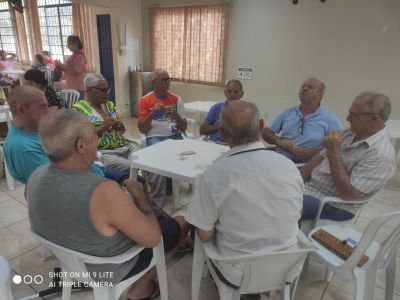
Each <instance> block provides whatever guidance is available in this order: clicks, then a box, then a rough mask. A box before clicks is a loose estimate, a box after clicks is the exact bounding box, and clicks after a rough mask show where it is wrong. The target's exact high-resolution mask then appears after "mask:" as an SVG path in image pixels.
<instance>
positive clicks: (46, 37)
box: [37, 0, 73, 60]
mask: <svg viewBox="0 0 400 300" xmlns="http://www.w3.org/2000/svg"><path fill="white" fill-rule="evenodd" d="M45 2H47V1H46V0H45ZM62 7H71V14H70V15H62V16H68V17H71V25H70V27H71V32H72V29H73V25H72V3H71V2H69V3H62V4H60V3H58V4H45V5H39V3H38V5H37V9H38V15H39V27H40V35H41V37H42V48H44V47H43V46H44V45H47V46H48V47H49V49H44V50H47V51H50V52H51V53H52V56H53V57H54V58H56V57H55V56H58V55H60V54H58V53H57V54H56V53H55V52H54V50H53V49H52V47H59V46H61V56H62V60H64V59H65V57H67V56H69V55H71V54H72V53H71V52H70V51H69V50H68V48H67V42H66V40H67V39H66V38H67V37H68V35H67V36H64V35H63V28H64V27H65V26H64V25H62V22H61V15H60V8H62ZM49 8H57V20H58V24H57V26H52V25H50V24H49V23H48V22H49V20H48V18H49V17H55V16H53V15H52V16H49V15H48V12H47V9H49ZM41 9H43V19H44V23H45V24H46V25H45V26H42V25H41V24H40V20H41V18H42V17H41V16H40V10H41ZM49 28H58V29H59V34H58V37H59V39H60V42H61V45H59V44H56V45H55V44H52V43H51V36H54V35H50V34H49V30H48V29H49ZM42 29H43V31H42Z"/></svg>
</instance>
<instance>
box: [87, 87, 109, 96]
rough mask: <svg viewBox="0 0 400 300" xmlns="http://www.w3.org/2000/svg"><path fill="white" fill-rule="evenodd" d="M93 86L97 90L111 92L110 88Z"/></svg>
mask: <svg viewBox="0 0 400 300" xmlns="http://www.w3.org/2000/svg"><path fill="white" fill-rule="evenodd" d="M92 88H94V89H96V90H98V91H100V92H103V93H107V94H109V93H110V92H111V89H110V88H98V87H95V86H92Z"/></svg>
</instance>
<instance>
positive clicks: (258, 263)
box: [192, 232, 316, 300]
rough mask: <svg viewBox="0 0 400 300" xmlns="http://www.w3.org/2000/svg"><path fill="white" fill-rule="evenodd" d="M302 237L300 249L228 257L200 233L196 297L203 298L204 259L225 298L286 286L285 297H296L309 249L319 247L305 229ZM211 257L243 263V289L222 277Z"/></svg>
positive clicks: (195, 266) (194, 282) (234, 299)
mask: <svg viewBox="0 0 400 300" xmlns="http://www.w3.org/2000/svg"><path fill="white" fill-rule="evenodd" d="M298 241H299V246H300V248H299V249H294V250H285V251H274V252H268V253H264V254H260V253H258V254H252V255H238V256H235V257H224V256H222V255H221V254H220V253H219V251H218V250H217V248H216V245H215V243H214V241H210V242H207V243H202V242H201V241H200V239H199V238H198V237H197V236H196V239H195V245H194V255H193V271H192V300H198V298H199V291H200V283H201V274H202V270H203V266H204V262H206V264H207V267H208V270H209V272H210V273H211V276H212V277H213V279H214V281H215V284H216V285H217V288H218V292H219V296H220V299H221V300H228V299H229V300H239V299H240V294H252V293H261V292H267V291H275V290H282V294H283V295H284V297H283V298H284V299H285V300H288V299H293V296H294V293H295V290H296V286H297V281H298V278H299V276H300V272H301V269H302V266H303V263H304V260H305V258H306V256H307V255H308V253H309V252H311V251H314V250H315V249H316V248H315V247H314V246H313V245H312V244H311V242H310V241H309V240H308V239H307V237H306V236H304V234H303V233H302V232H299V235H298ZM210 259H211V260H212V261H217V262H224V263H231V264H237V263H241V264H242V265H243V266H244V272H243V279H242V282H241V284H240V286H239V289H233V288H231V287H229V286H227V285H226V284H224V283H223V282H222V281H221V280H220V279H219V277H218V275H217V274H216V273H215V270H214V268H213V266H212V265H211V264H210Z"/></svg>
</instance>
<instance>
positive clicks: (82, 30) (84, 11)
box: [72, 3, 94, 72]
mask: <svg viewBox="0 0 400 300" xmlns="http://www.w3.org/2000/svg"><path fill="white" fill-rule="evenodd" d="M90 20H91V17H90V9H89V6H88V5H87V4H81V3H72V27H73V32H74V34H75V35H77V36H79V38H80V39H81V41H82V44H83V52H84V53H85V56H86V62H87V72H94V64H93V46H92V37H91V36H92V30H91V26H90Z"/></svg>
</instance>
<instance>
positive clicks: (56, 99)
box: [44, 86, 68, 108]
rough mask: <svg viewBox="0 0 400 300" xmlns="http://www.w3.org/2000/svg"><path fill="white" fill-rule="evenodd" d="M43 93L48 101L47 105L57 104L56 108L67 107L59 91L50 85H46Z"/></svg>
mask: <svg viewBox="0 0 400 300" xmlns="http://www.w3.org/2000/svg"><path fill="white" fill-rule="evenodd" d="M44 95H45V97H46V99H47V102H48V103H49V106H57V107H58V108H68V107H67V103H66V102H65V99H64V98H63V97H62V96H61V94H60V93H58V92H56V91H55V90H54V88H53V87H52V86H48V87H46V91H45V92H44Z"/></svg>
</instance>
